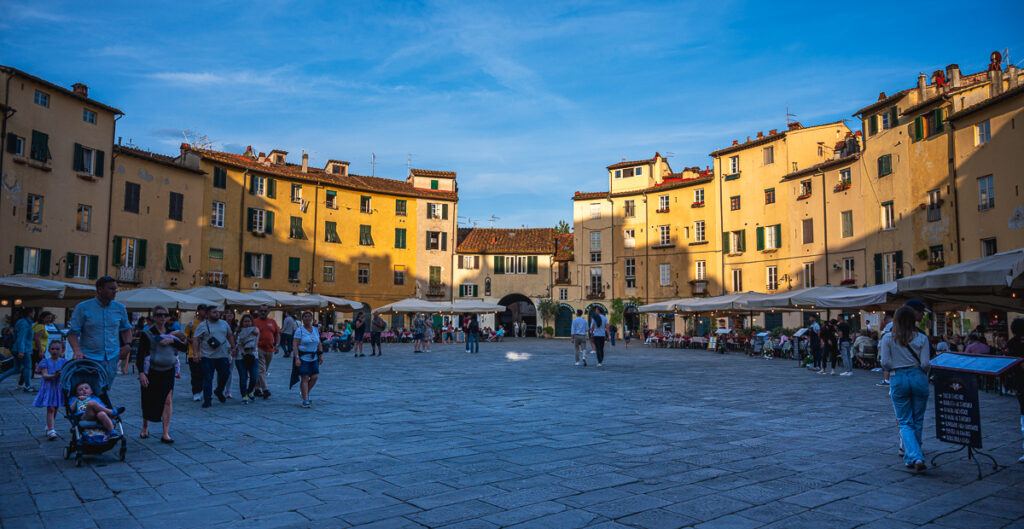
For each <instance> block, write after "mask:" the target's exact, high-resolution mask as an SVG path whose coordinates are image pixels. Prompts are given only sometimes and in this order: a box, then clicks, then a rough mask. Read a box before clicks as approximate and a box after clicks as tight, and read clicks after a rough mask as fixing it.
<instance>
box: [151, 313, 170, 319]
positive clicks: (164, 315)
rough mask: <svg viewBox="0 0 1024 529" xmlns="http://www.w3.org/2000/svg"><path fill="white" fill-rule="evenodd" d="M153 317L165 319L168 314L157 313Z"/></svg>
mask: <svg viewBox="0 0 1024 529" xmlns="http://www.w3.org/2000/svg"><path fill="white" fill-rule="evenodd" d="M153 317H154V318H156V317H165V318H166V317H167V313H166V312H157V313H156V314H154V315H153Z"/></svg>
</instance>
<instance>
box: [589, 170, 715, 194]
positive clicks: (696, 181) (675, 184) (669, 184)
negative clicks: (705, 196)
mask: <svg viewBox="0 0 1024 529" xmlns="http://www.w3.org/2000/svg"><path fill="white" fill-rule="evenodd" d="M673 174H674V175H679V174H682V173H673ZM714 179H715V177H714V175H712V174H710V173H709V172H707V171H702V172H701V176H698V177H695V178H679V179H675V178H666V179H665V180H664V181H662V182H661V183H660V184H655V185H653V186H651V187H645V188H643V189H636V190H633V191H620V192H618V193H611V195H609V193H608V192H607V191H596V192H591V193H581V192H579V191H577V192H576V194H574V195H573V196H572V199H573V200H593V199H595V198H608V197H609V196H612V197H628V196H635V195H642V194H644V193H658V192H661V191H668V190H669V189H678V188H680V187H690V186H695V185H700V184H706V183H708V182H710V181H712V180H714Z"/></svg>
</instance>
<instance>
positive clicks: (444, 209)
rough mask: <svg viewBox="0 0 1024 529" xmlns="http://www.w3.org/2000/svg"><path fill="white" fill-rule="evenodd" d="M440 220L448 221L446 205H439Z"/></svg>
mask: <svg viewBox="0 0 1024 529" xmlns="http://www.w3.org/2000/svg"><path fill="white" fill-rule="evenodd" d="M441 218H442V219H444V220H448V204H441Z"/></svg>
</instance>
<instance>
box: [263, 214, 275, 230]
mask: <svg viewBox="0 0 1024 529" xmlns="http://www.w3.org/2000/svg"><path fill="white" fill-rule="evenodd" d="M263 218H264V221H263V233H266V234H267V235H272V234H273V233H274V212H273V211H270V210H269V209H268V210H266V213H265V214H264V215H263Z"/></svg>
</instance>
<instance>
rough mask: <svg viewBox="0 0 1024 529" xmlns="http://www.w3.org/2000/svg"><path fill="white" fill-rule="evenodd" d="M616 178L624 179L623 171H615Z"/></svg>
mask: <svg viewBox="0 0 1024 529" xmlns="http://www.w3.org/2000/svg"><path fill="white" fill-rule="evenodd" d="M615 178H622V169H616V170H615Z"/></svg>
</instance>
